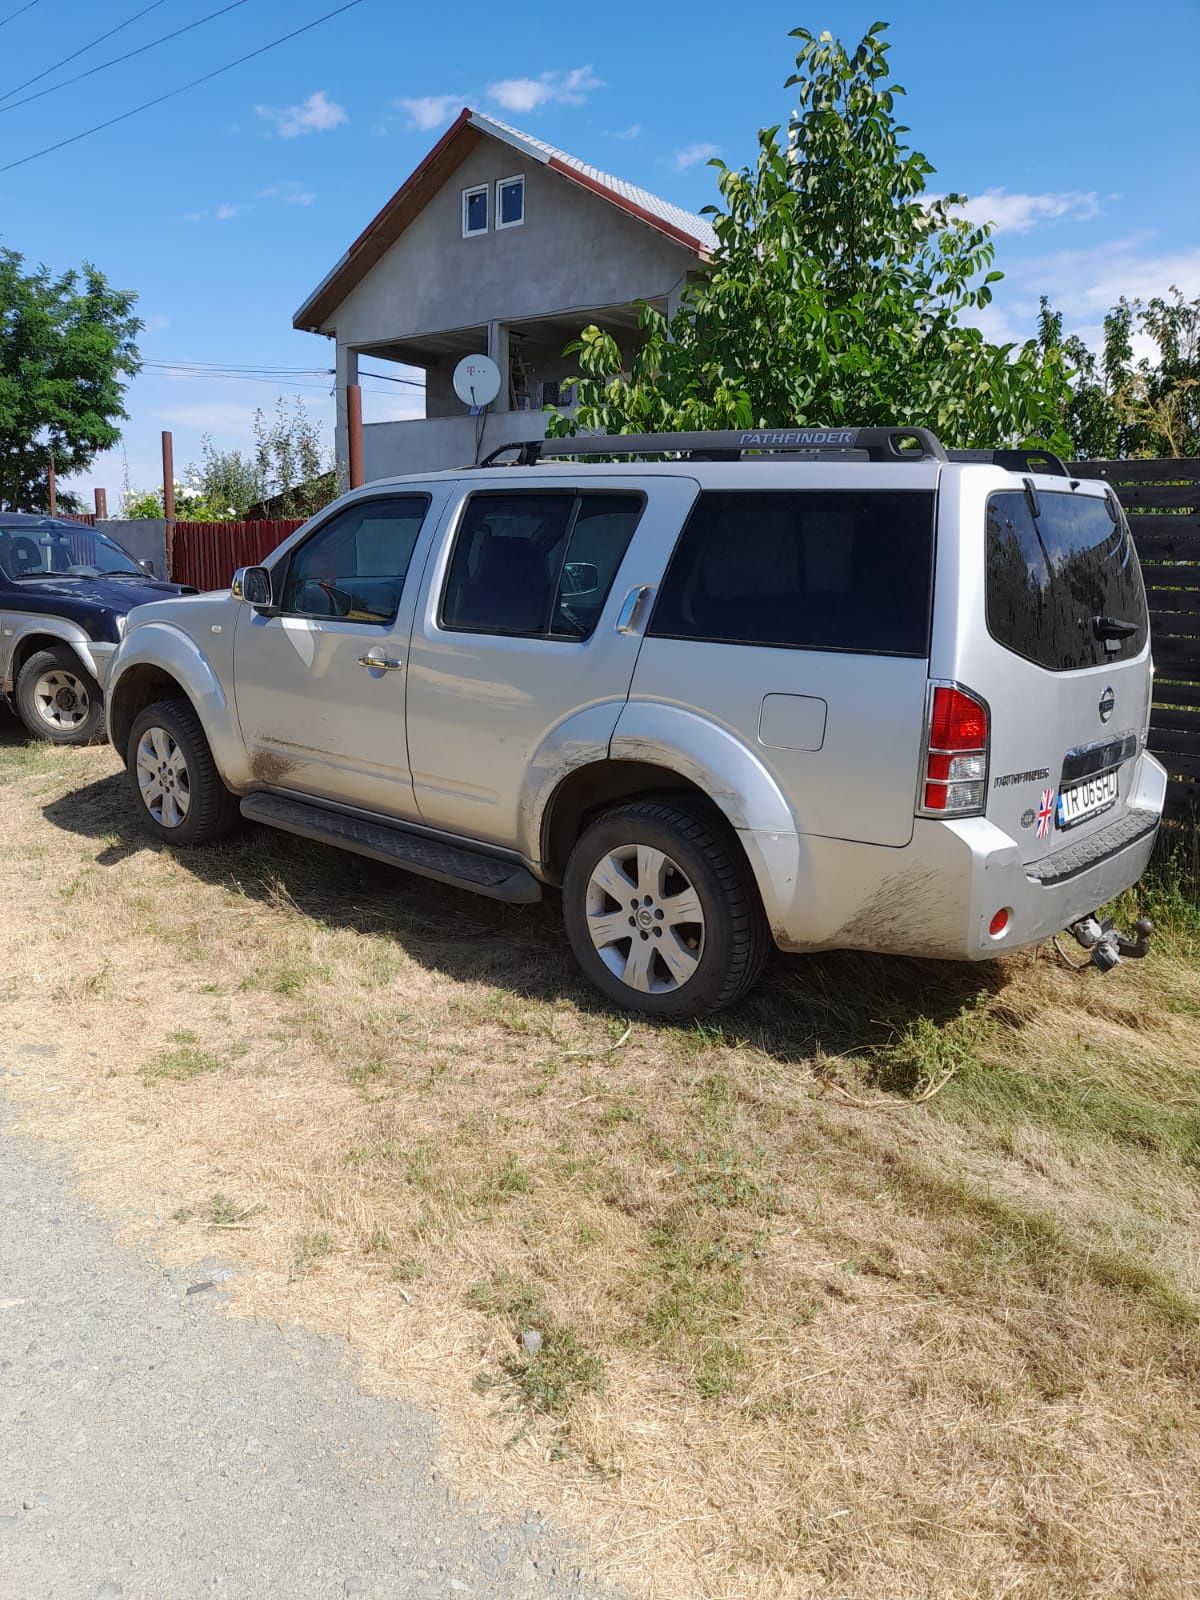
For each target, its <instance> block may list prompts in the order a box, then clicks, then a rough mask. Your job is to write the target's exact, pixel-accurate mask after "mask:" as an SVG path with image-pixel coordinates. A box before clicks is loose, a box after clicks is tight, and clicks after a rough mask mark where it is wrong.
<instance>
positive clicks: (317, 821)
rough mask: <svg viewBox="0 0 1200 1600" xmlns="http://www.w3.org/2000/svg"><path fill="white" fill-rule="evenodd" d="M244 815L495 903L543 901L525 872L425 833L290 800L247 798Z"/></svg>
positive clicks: (259, 795)
mask: <svg viewBox="0 0 1200 1600" xmlns="http://www.w3.org/2000/svg"><path fill="white" fill-rule="evenodd" d="M241 809H242V815H243V816H244V817H248V818H249V819H250V821H251V822H263V823H266V825H267V826H268V827H271V828H282V829H283V831H284V832H285V833H297V834H299V835H300V837H301V838H302V839H313V840H316V842H317V843H319V844H333V845H340V847H341V848H342V849H343V850H353V851H355V853H356V854H358V855H360V856H370V857H371V858H372V859H373V860H375V861H386V862H387V863H388V865H389V866H392V867H402V868H403V869H404V870H405V871H406V872H415V873H418V874H419V875H420V876H421V877H422V878H435V879H436V880H437V881H438V882H439V883H453V884H457V885H458V886H459V887H460V888H462V889H472V890H474V892H475V893H476V894H486V895H489V896H490V897H491V898H492V899H493V900H507V901H509V902H510V903H511V904H514V905H530V904H532V903H533V902H534V901H536V900H540V899H541V898H542V886H541V884H540V883H539V882H538V881H537V879H536V878H535V877H534V875H533V873H532V872H530V871H529V870H528V868H526V867H522V866H520V865H518V864H517V863H516V862H514V861H504V860H502V859H501V858H500V857H498V856H489V855H485V854H484V853H483V852H482V851H478V850H464V849H462V848H461V846H459V845H452V844H445V843H443V842H442V841H441V840H439V839H430V838H428V837H427V836H426V835H425V834H421V833H412V832H410V831H409V830H408V829H407V828H403V827H396V826H393V825H391V824H389V823H385V822H365V821H364V820H363V819H362V818H361V817H351V816H347V815H346V813H345V812H342V811H331V810H330V809H329V808H328V807H326V806H320V805H310V804H308V803H307V802H306V801H303V800H288V799H285V798H284V796H283V795H278V794H264V793H256V794H248V795H246V796H245V798H244V799H243V800H242V807H241Z"/></svg>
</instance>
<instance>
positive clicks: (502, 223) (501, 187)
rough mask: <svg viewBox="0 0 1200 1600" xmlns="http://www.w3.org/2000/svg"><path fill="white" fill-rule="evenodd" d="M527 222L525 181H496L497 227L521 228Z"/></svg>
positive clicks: (517, 178) (521, 179) (511, 179)
mask: <svg viewBox="0 0 1200 1600" xmlns="http://www.w3.org/2000/svg"><path fill="white" fill-rule="evenodd" d="M524 221H525V179H524V177H516V178H497V179H496V227H497V228H519V227H520V226H521V224H522V223H523V222H524Z"/></svg>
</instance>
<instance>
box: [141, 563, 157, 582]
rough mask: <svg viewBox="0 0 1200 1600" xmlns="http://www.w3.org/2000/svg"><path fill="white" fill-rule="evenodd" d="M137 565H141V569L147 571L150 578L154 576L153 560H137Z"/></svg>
mask: <svg viewBox="0 0 1200 1600" xmlns="http://www.w3.org/2000/svg"><path fill="white" fill-rule="evenodd" d="M138 566H139V567H141V569H142V571H143V572H145V573H147V574H148V575H149V576H150V577H151V578H153V577H155V576H156V574H155V571H154V563H153V561H139V562H138Z"/></svg>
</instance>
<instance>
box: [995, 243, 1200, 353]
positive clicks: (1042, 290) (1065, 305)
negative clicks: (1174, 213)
mask: <svg viewBox="0 0 1200 1600" xmlns="http://www.w3.org/2000/svg"><path fill="white" fill-rule="evenodd" d="M997 265H999V266H1001V267H1002V268H1003V269H1004V272H1005V276H1004V279H1003V280H1002V281H1001V282H1000V283H998V284H997V285H996V295H997V298H996V299H995V300H994V301H993V302H992V303H991V305H988V306H985V307H984V308H983V309H982V310H981V311H977V312H974V313H973V314H972V315H971V316H970V317H969V318H968V319H966V320H969V321H970V322H972V323H974V324H975V325H976V326H977V327H979V328H981V329H982V330H983V332H984V334H985V335H986V336H987V338H989V339H992V340H994V341H995V342H996V343H998V344H1006V343H1008V342H1009V341H1011V340H1015V341H1016V342H1018V343H1023V342H1024V341H1025V340H1026V339H1031V338H1033V336H1034V334H1035V333H1036V331H1037V314H1038V298H1039V296H1040V295H1043V294H1044V295H1046V296H1047V298H1048V299H1049V301H1050V304H1051V306H1052V307H1053V308H1054V310H1055V311H1061V312H1062V316H1063V327H1064V330H1065V331H1066V332H1067V333H1073V334H1078V336H1079V337H1080V338H1081V339H1082V340H1083V341H1084V343H1085V344H1087V345H1089V346H1090V347H1091V348H1092V349H1093V350H1098V349H1099V348H1100V346H1101V343H1102V341H1103V337H1104V329H1103V323H1104V314H1105V312H1106V311H1108V310H1109V309H1110V308H1111V307H1112V306H1114V305H1116V303H1117V301H1118V300H1119V299H1120V298H1121V296H1122V295H1125V297H1126V298H1127V299H1130V300H1135V299H1140V300H1148V299H1150V297H1151V296H1153V295H1158V294H1166V292H1167V291H1168V289H1170V287H1171V285H1172V284H1174V285H1176V286H1177V287H1178V288H1179V289H1180V291H1181V292H1182V293H1183V294H1184V295H1185V296H1188V297H1192V296H1195V295H1200V248H1196V247H1193V248H1191V249H1187V250H1170V251H1168V250H1156V249H1155V248H1154V238H1153V235H1149V234H1135V235H1132V236H1130V237H1128V238H1124V239H1113V240H1110V241H1109V242H1108V243H1107V244H1102V245H1095V246H1092V247H1091V248H1089V249H1087V250H1057V251H1054V252H1052V253H1050V254H1047V255H1039V256H1032V257H1026V258H1025V259H1023V260H1019V261H1016V262H1006V261H1005V260H1004V259H1003V257H1001V259H1000V260H999V261H998V263H997ZM1134 353H1135V355H1140V354H1142V353H1143V351H1142V350H1141V349H1138V348H1135V352H1134ZM1145 353H1149V352H1148V351H1147V352H1145Z"/></svg>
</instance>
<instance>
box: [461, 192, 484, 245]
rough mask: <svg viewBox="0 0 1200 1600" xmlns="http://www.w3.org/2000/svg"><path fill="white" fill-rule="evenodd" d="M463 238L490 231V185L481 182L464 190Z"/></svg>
mask: <svg viewBox="0 0 1200 1600" xmlns="http://www.w3.org/2000/svg"><path fill="white" fill-rule="evenodd" d="M462 231H463V238H464V239H469V238H470V237H471V235H472V234H475V233H486V232H487V231H488V185H487V184H486V183H480V184H477V185H476V186H475V188H473V189H464V190H463V192H462Z"/></svg>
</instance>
